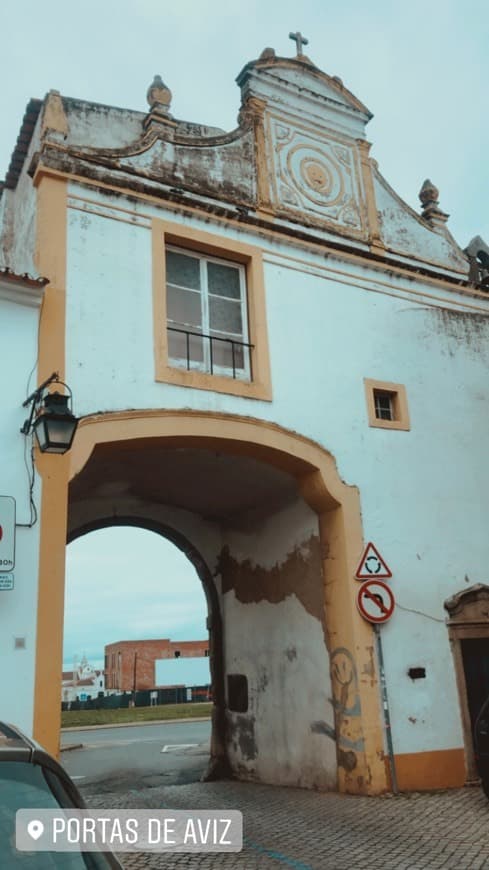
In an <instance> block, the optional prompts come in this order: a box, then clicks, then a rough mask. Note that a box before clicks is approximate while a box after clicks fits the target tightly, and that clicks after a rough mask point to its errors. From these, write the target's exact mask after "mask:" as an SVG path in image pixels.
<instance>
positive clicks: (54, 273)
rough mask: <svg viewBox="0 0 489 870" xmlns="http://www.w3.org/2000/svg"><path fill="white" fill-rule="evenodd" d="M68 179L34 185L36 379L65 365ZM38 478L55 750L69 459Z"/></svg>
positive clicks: (42, 658) (46, 707)
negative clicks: (38, 300) (40, 290)
mask: <svg viewBox="0 0 489 870" xmlns="http://www.w3.org/2000/svg"><path fill="white" fill-rule="evenodd" d="M66 191H67V181H66V179H62V178H52V177H49V176H46V175H45V176H42V177H41V178H40V179H39V183H38V186H37V227H36V268H37V270H38V272H39V273H40V274H41V275H46V276H47V277H48V278H49V285H48V287H47V288H46V291H45V297H44V304H43V307H42V311H41V319H40V327H39V362H38V371H37V376H38V381H42V380H44V379H45V378H46V377H48V376H49V375H50V374H51V373H52V372H54V371H58V372H59V374H60V377H61V378H62V379H63V378H64V369H65V316H66V312H65V297H66V221H67V207H66V206H67V195H66ZM36 466H37V470H38V472H39V474H40V476H41V479H42V490H41V508H40V545H39V579H38V605H37V632H36V675H35V687H34V721H33V733H34V737H35V739H36V740H38V741H39V743H41V744H42V745H43V746H44V747H45V748H46V749H47V750H48V751H49V752H52V753H54V754H58V753H59V729H60V724H61V704H60V699H61V671H62V668H63V622H64V577H65V550H66V548H65V542H66V527H67V512H68V472H69V459H68V455H66V456H50V455H49V454H40V453H37V455H36Z"/></svg>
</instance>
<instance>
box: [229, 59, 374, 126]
mask: <svg viewBox="0 0 489 870" xmlns="http://www.w3.org/2000/svg"><path fill="white" fill-rule="evenodd" d="M236 81H237V83H238V85H239V86H240V87H241V95H242V101H243V103H244V102H245V101H246V100H247V99H249V98H250V97H255V98H259V99H262V100H265V101H266V103H267V104H268V106H269V107H270V108H272V107H274V106H275V107H277V106H278V107H282V108H283V106H284V105H286V106H287V111H288V112H289V113H291V114H296V115H297V117H300V118H303V119H304V120H307V121H311V122H313V123H314V124H315V125H317V126H324V127H328V128H330V129H332V130H338V131H341V132H343V133H346V134H347V135H350V136H352V137H355V138H364V136H365V125H366V124H367V123H368V121H369V120H370V119H371V117H372V113H371V112H370V111H369V110H368V109H367V107H366V106H365V105H364V104H363V103H362V102H360V100H359V99H358V98H357V97H356V96H355V95H354V94H352V93H351V91H349V90H348V88H346V87H345V86H344V84H343V82H342V80H341V79H340V78H339V77H338V76H329V75H327V74H326V73H324V72H322V70H320V69H318V68H317V67H316V66H314V64H313V63H312V62H311V61H310V60H309V59H308V58H307V57H305V56H304V55H302V56H301V57H296V58H287V57H275V55H272V56H269V55H266V56H265V57H262V58H260V59H259V60H257V61H253V62H252V63H248V64H247V65H246V66H245V67H244V69H243V70H242V71H241V72H240V74H239V76H238V77H237V79H236Z"/></svg>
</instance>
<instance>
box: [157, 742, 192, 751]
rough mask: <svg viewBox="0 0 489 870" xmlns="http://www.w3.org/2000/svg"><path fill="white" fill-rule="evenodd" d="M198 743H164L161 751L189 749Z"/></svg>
mask: <svg viewBox="0 0 489 870" xmlns="http://www.w3.org/2000/svg"><path fill="white" fill-rule="evenodd" d="M198 745H199V744H198V743H165V745H164V747H163V749H162V750H161V751H162V752H174V751H175V750H177V749H190V748H191V747H192V746H198Z"/></svg>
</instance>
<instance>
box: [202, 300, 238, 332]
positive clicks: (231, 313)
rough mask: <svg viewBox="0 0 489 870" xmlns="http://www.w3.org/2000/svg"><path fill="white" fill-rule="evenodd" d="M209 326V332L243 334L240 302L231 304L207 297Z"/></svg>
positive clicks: (229, 301)
mask: <svg viewBox="0 0 489 870" xmlns="http://www.w3.org/2000/svg"><path fill="white" fill-rule="evenodd" d="M209 326H210V328H211V330H219V331H220V332H232V333H234V334H235V335H237V336H241V335H242V334H243V321H242V318H241V302H232V301H231V300H230V299H222V298H221V297H218V296H209Z"/></svg>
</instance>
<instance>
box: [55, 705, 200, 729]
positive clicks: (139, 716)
mask: <svg viewBox="0 0 489 870" xmlns="http://www.w3.org/2000/svg"><path fill="white" fill-rule="evenodd" d="M211 710H212V704H207V703H199V704H161V705H160V706H158V707H122V708H121V709H119V710H63V712H62V713H61V727H62V728H79V727H83V726H84V725H120V724H122V723H124V722H135V723H137V722H154V721H155V720H158V719H168V720H171V719H195V718H196V717H199V716H210V715H211Z"/></svg>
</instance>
